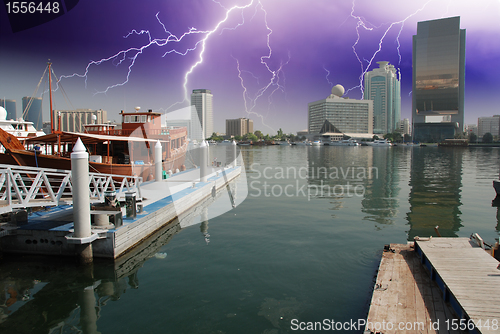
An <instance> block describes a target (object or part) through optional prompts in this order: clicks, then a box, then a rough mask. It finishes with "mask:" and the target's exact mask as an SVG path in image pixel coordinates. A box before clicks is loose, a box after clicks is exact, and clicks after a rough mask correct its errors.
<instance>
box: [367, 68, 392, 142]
mask: <svg viewBox="0 0 500 334" xmlns="http://www.w3.org/2000/svg"><path fill="white" fill-rule="evenodd" d="M377 64H378V65H379V68H376V69H374V70H372V71H370V72H367V73H366V74H365V79H364V80H365V90H364V96H363V98H364V99H365V100H372V101H373V133H380V134H386V133H392V132H394V131H395V130H397V129H398V127H399V121H400V119H401V75H400V74H399V72H398V71H397V70H396V68H395V67H394V65H389V62H388V61H379V62H377Z"/></svg>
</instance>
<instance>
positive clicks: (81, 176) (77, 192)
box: [71, 138, 93, 264]
mask: <svg viewBox="0 0 500 334" xmlns="http://www.w3.org/2000/svg"><path fill="white" fill-rule="evenodd" d="M71 183H72V185H73V221H74V225H75V231H74V234H73V235H74V237H75V238H87V237H90V236H91V235H92V227H91V225H90V196H89V154H88V152H87V150H86V149H85V146H84V145H83V143H82V141H81V140H80V138H78V139H77V141H76V143H75V146H74V147H73V153H71ZM76 250H77V254H78V256H79V257H80V261H81V262H82V263H83V264H89V263H92V260H93V259H92V258H93V254H92V244H91V243H88V244H79V245H76Z"/></svg>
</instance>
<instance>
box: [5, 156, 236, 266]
mask: <svg viewBox="0 0 500 334" xmlns="http://www.w3.org/2000/svg"><path fill="white" fill-rule="evenodd" d="M241 171H242V167H239V166H236V167H226V168H223V169H220V168H219V169H210V170H209V174H208V176H207V180H206V181H200V177H199V174H200V170H199V169H195V170H190V171H185V172H180V173H177V174H175V175H174V176H172V177H170V178H169V179H167V180H163V181H160V182H146V183H143V184H142V185H141V193H142V201H141V208H142V209H141V210H140V212H138V213H137V215H136V216H135V217H123V215H122V213H123V212H122V211H115V212H117V213H118V212H119V213H120V214H119V216H120V217H122V219H120V220H119V221H120V223H119V224H116V225H115V224H114V223H110V224H109V225H108V226H104V227H102V226H97V225H95V226H94V225H92V226H91V227H92V236H93V239H92V240H89V241H88V242H91V243H92V252H93V256H94V257H100V258H112V259H117V258H118V257H120V256H122V255H124V254H126V253H127V252H129V251H131V250H132V249H134V248H136V247H138V246H140V244H141V243H142V242H143V241H144V240H146V239H148V238H149V237H150V236H151V235H153V234H154V233H155V232H156V231H158V230H160V229H162V228H163V227H164V226H166V225H167V224H169V222H171V221H173V220H174V219H176V218H178V217H180V216H183V215H185V214H186V213H187V212H189V211H190V210H191V209H196V208H206V206H204V203H205V202H206V201H207V200H208V199H215V198H217V197H218V192H226V193H227V198H225V199H227V202H228V203H225V204H226V206H227V208H229V209H230V208H232V207H234V206H235V205H236V203H234V197H235V194H233V193H232V191H233V190H231V189H230V188H231V187H230V185H229V183H231V182H233V181H234V180H235V179H236V178H238V177H239V176H240V174H241ZM241 200H242V199H239V201H241ZM207 210H208V209H207ZM198 211H199V210H198ZM103 212H104V213H103ZM93 213H94V214H108V213H109V212H108V211H102V212H101V211H95V212H93ZM198 213H200V212H198ZM1 229H3V227H2V228H0V230H1ZM4 230H5V231H6V232H5V233H4V235H0V236H1V238H0V249H2V250H3V252H4V253H18V254H43V255H67V256H74V255H75V254H76V251H75V245H76V244H77V243H75V242H73V240H72V236H73V231H74V223H73V208H72V207H71V206H69V205H66V206H58V207H54V208H51V209H49V210H48V211H40V212H37V213H35V214H33V215H32V216H30V217H28V221H27V222H25V223H24V225H22V224H17V225H15V226H13V227H12V228H11V229H9V230H6V229H4Z"/></svg>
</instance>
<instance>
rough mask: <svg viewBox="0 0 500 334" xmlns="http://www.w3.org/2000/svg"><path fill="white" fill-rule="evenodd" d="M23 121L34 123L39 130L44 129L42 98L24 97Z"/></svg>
mask: <svg viewBox="0 0 500 334" xmlns="http://www.w3.org/2000/svg"><path fill="white" fill-rule="evenodd" d="M22 115H23V116H22V117H23V119H25V120H27V121H29V122H33V126H34V127H35V129H37V130H41V129H42V127H43V118H42V98H41V97H27V96H25V97H23V113H22Z"/></svg>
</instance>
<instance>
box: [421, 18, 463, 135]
mask: <svg viewBox="0 0 500 334" xmlns="http://www.w3.org/2000/svg"><path fill="white" fill-rule="evenodd" d="M464 82H465V29H460V17H459V16H457V17H450V18H445V19H439V20H431V21H423V22H418V25H417V35H414V36H413V91H412V96H413V100H412V109H413V112H412V116H413V130H414V132H413V133H414V140H416V141H430V142H438V141H442V140H444V139H446V138H453V137H454V135H455V134H456V133H457V132H463V130H464Z"/></svg>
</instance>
